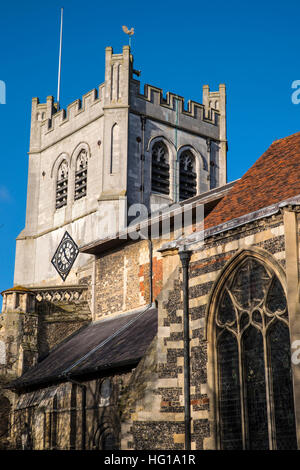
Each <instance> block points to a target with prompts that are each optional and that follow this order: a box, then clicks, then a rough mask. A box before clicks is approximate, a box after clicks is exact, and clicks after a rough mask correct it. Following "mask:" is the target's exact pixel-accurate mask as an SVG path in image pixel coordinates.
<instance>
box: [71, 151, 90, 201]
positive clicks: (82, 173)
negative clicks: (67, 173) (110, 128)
mask: <svg viewBox="0 0 300 470" xmlns="http://www.w3.org/2000/svg"><path fill="white" fill-rule="evenodd" d="M87 167H88V155H87V151H86V150H85V149H82V150H81V152H80V153H79V155H78V157H77V160H76V172H75V193H74V199H75V200H76V199H80V198H82V197H84V196H86V188H87Z"/></svg>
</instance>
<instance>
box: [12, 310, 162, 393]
mask: <svg viewBox="0 0 300 470" xmlns="http://www.w3.org/2000/svg"><path fill="white" fill-rule="evenodd" d="M156 333H157V309H155V308H151V309H147V310H145V309H144V310H142V311H141V310H140V311H139V312H135V313H129V314H123V315H119V316H118V317H115V318H111V319H107V320H102V321H99V322H95V323H91V324H89V325H88V326H86V327H85V328H83V329H81V330H80V331H79V332H78V333H77V334H75V335H73V336H72V337H71V338H70V339H67V340H66V341H64V342H63V343H61V344H60V345H58V346H57V347H55V348H54V349H53V350H52V351H50V353H49V355H48V356H47V357H46V358H45V359H44V360H42V361H41V362H40V363H38V364H37V365H36V366H35V367H33V368H31V369H30V370H29V371H27V372H26V373H25V374H23V375H22V376H21V377H20V378H19V379H17V380H15V381H14V382H11V383H10V384H9V388H13V389H22V388H27V387H32V386H37V385H39V384H40V385H41V384H49V383H54V382H57V381H62V380H65V379H66V377H67V376H74V377H75V376H76V377H77V376H79V375H84V374H89V373H93V372H96V371H100V370H104V369H106V370H107V369H113V368H116V367H120V366H122V365H129V364H134V363H137V362H138V361H139V360H140V359H141V357H142V356H143V355H144V354H145V352H146V349H147V347H148V346H149V344H150V343H151V341H152V339H153V338H154V336H155V335H156Z"/></svg>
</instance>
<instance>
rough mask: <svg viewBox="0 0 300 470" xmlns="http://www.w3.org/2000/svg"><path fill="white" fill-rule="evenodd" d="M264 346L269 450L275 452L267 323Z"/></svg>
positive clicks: (263, 331)
mask: <svg viewBox="0 0 300 470" xmlns="http://www.w3.org/2000/svg"><path fill="white" fill-rule="evenodd" d="M263 325H264V326H263V330H262V335H263V345H264V362H265V383H266V400H267V417H268V433H269V448H270V450H273V449H274V448H276V445H274V442H275V441H274V438H273V426H272V416H273V413H272V409H271V408H272V400H271V393H270V385H271V383H270V374H269V359H268V347H267V335H266V327H265V322H263Z"/></svg>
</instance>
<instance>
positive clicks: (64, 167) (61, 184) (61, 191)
mask: <svg viewBox="0 0 300 470" xmlns="http://www.w3.org/2000/svg"><path fill="white" fill-rule="evenodd" d="M68 173H69V168H68V163H67V161H66V160H63V161H62V162H61V164H60V165H59V168H58V171H57V180H56V209H59V208H60V207H63V206H66V204H67V198H68Z"/></svg>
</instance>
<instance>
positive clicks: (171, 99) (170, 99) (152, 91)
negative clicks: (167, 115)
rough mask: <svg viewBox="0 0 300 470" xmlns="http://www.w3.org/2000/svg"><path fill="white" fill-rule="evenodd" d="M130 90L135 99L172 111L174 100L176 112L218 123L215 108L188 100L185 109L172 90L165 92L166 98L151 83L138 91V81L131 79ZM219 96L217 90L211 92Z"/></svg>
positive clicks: (173, 109)
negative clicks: (208, 107) (141, 90)
mask: <svg viewBox="0 0 300 470" xmlns="http://www.w3.org/2000/svg"><path fill="white" fill-rule="evenodd" d="M131 92H133V95H135V96H136V98H137V99H142V100H145V101H148V102H149V103H153V104H154V105H156V106H162V107H164V108H168V109H170V110H172V111H176V101H177V106H178V114H179V115H180V114H182V115H184V116H188V117H192V118H194V119H198V120H200V121H204V122H207V123H209V124H213V125H218V123H219V116H220V112H219V110H217V109H213V108H210V109H206V107H205V106H204V105H203V104H201V103H198V102H196V101H192V100H188V102H187V109H185V99H184V98H183V97H182V96H179V95H176V94H175V93H172V92H169V91H168V92H167V93H166V98H164V96H163V90H162V89H161V88H157V87H155V86H153V85H149V84H145V86H144V93H143V94H142V93H141V92H140V81H139V80H134V79H132V80H131ZM211 93H213V94H214V95H216V98H217V97H218V96H219V92H211Z"/></svg>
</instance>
